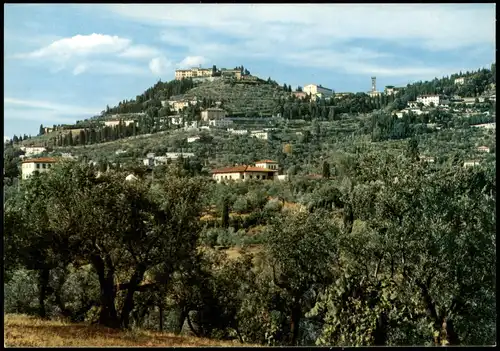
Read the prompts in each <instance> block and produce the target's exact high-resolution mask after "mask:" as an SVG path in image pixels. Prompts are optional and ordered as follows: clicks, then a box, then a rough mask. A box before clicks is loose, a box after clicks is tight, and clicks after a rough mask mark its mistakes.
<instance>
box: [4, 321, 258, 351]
mask: <svg viewBox="0 0 500 351" xmlns="http://www.w3.org/2000/svg"><path fill="white" fill-rule="evenodd" d="M4 317H5V318H4V319H5V321H4V342H5V345H6V346H7V347H18V346H25V347H40V346H42V347H43V346H101V347H105V346H163V347H174V346H175V347H189V346H191V347H192V346H227V347H231V346H233V347H234V346H236V347H238V346H240V347H241V346H254V347H256V346H258V345H250V344H241V343H237V342H231V341H219V340H212V339H202V338H195V337H189V336H179V335H175V334H170V333H160V332H151V331H142V330H141V331H120V330H113V329H109V328H104V327H98V326H90V325H87V324H83V323H79V324H71V323H66V322H63V321H56V320H51V321H43V320H40V319H38V318H35V317H29V316H24V315H12V314H7V315H5V316H4Z"/></svg>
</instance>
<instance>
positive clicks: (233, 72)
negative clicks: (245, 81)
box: [220, 68, 241, 80]
mask: <svg viewBox="0 0 500 351" xmlns="http://www.w3.org/2000/svg"><path fill="white" fill-rule="evenodd" d="M220 73H221V75H222V77H224V78H229V77H234V78H236V79H238V80H239V79H241V70H239V69H226V68H222V69H221V70H220Z"/></svg>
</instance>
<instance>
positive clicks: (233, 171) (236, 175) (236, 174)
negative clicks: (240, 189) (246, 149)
mask: <svg viewBox="0 0 500 351" xmlns="http://www.w3.org/2000/svg"><path fill="white" fill-rule="evenodd" d="M276 172H277V171H275V170H270V169H267V168H261V167H254V166H245V165H243V166H235V167H227V168H221V169H215V170H213V171H212V172H211V173H212V178H213V179H214V180H215V181H217V182H218V183H220V182H223V181H228V180H234V181H248V180H252V179H255V180H266V179H267V180H273V179H274V176H275V174H276Z"/></svg>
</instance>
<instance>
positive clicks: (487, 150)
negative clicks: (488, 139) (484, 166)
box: [477, 146, 490, 152]
mask: <svg viewBox="0 0 500 351" xmlns="http://www.w3.org/2000/svg"><path fill="white" fill-rule="evenodd" d="M477 151H481V152H490V148H489V147H487V146H479V147H478V148H477Z"/></svg>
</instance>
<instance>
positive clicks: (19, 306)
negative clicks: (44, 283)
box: [4, 269, 38, 314]
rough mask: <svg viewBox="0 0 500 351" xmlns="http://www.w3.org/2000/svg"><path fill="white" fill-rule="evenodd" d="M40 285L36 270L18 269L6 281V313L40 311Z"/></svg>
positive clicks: (32, 312)
mask: <svg viewBox="0 0 500 351" xmlns="http://www.w3.org/2000/svg"><path fill="white" fill-rule="evenodd" d="M37 297H38V287H37V276H36V272H34V271H29V270H25V269H21V270H16V271H15V272H14V274H13V275H12V278H11V279H10V280H9V281H8V282H4V311H5V313H19V314H34V313H36V312H37V311H38V300H37Z"/></svg>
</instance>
